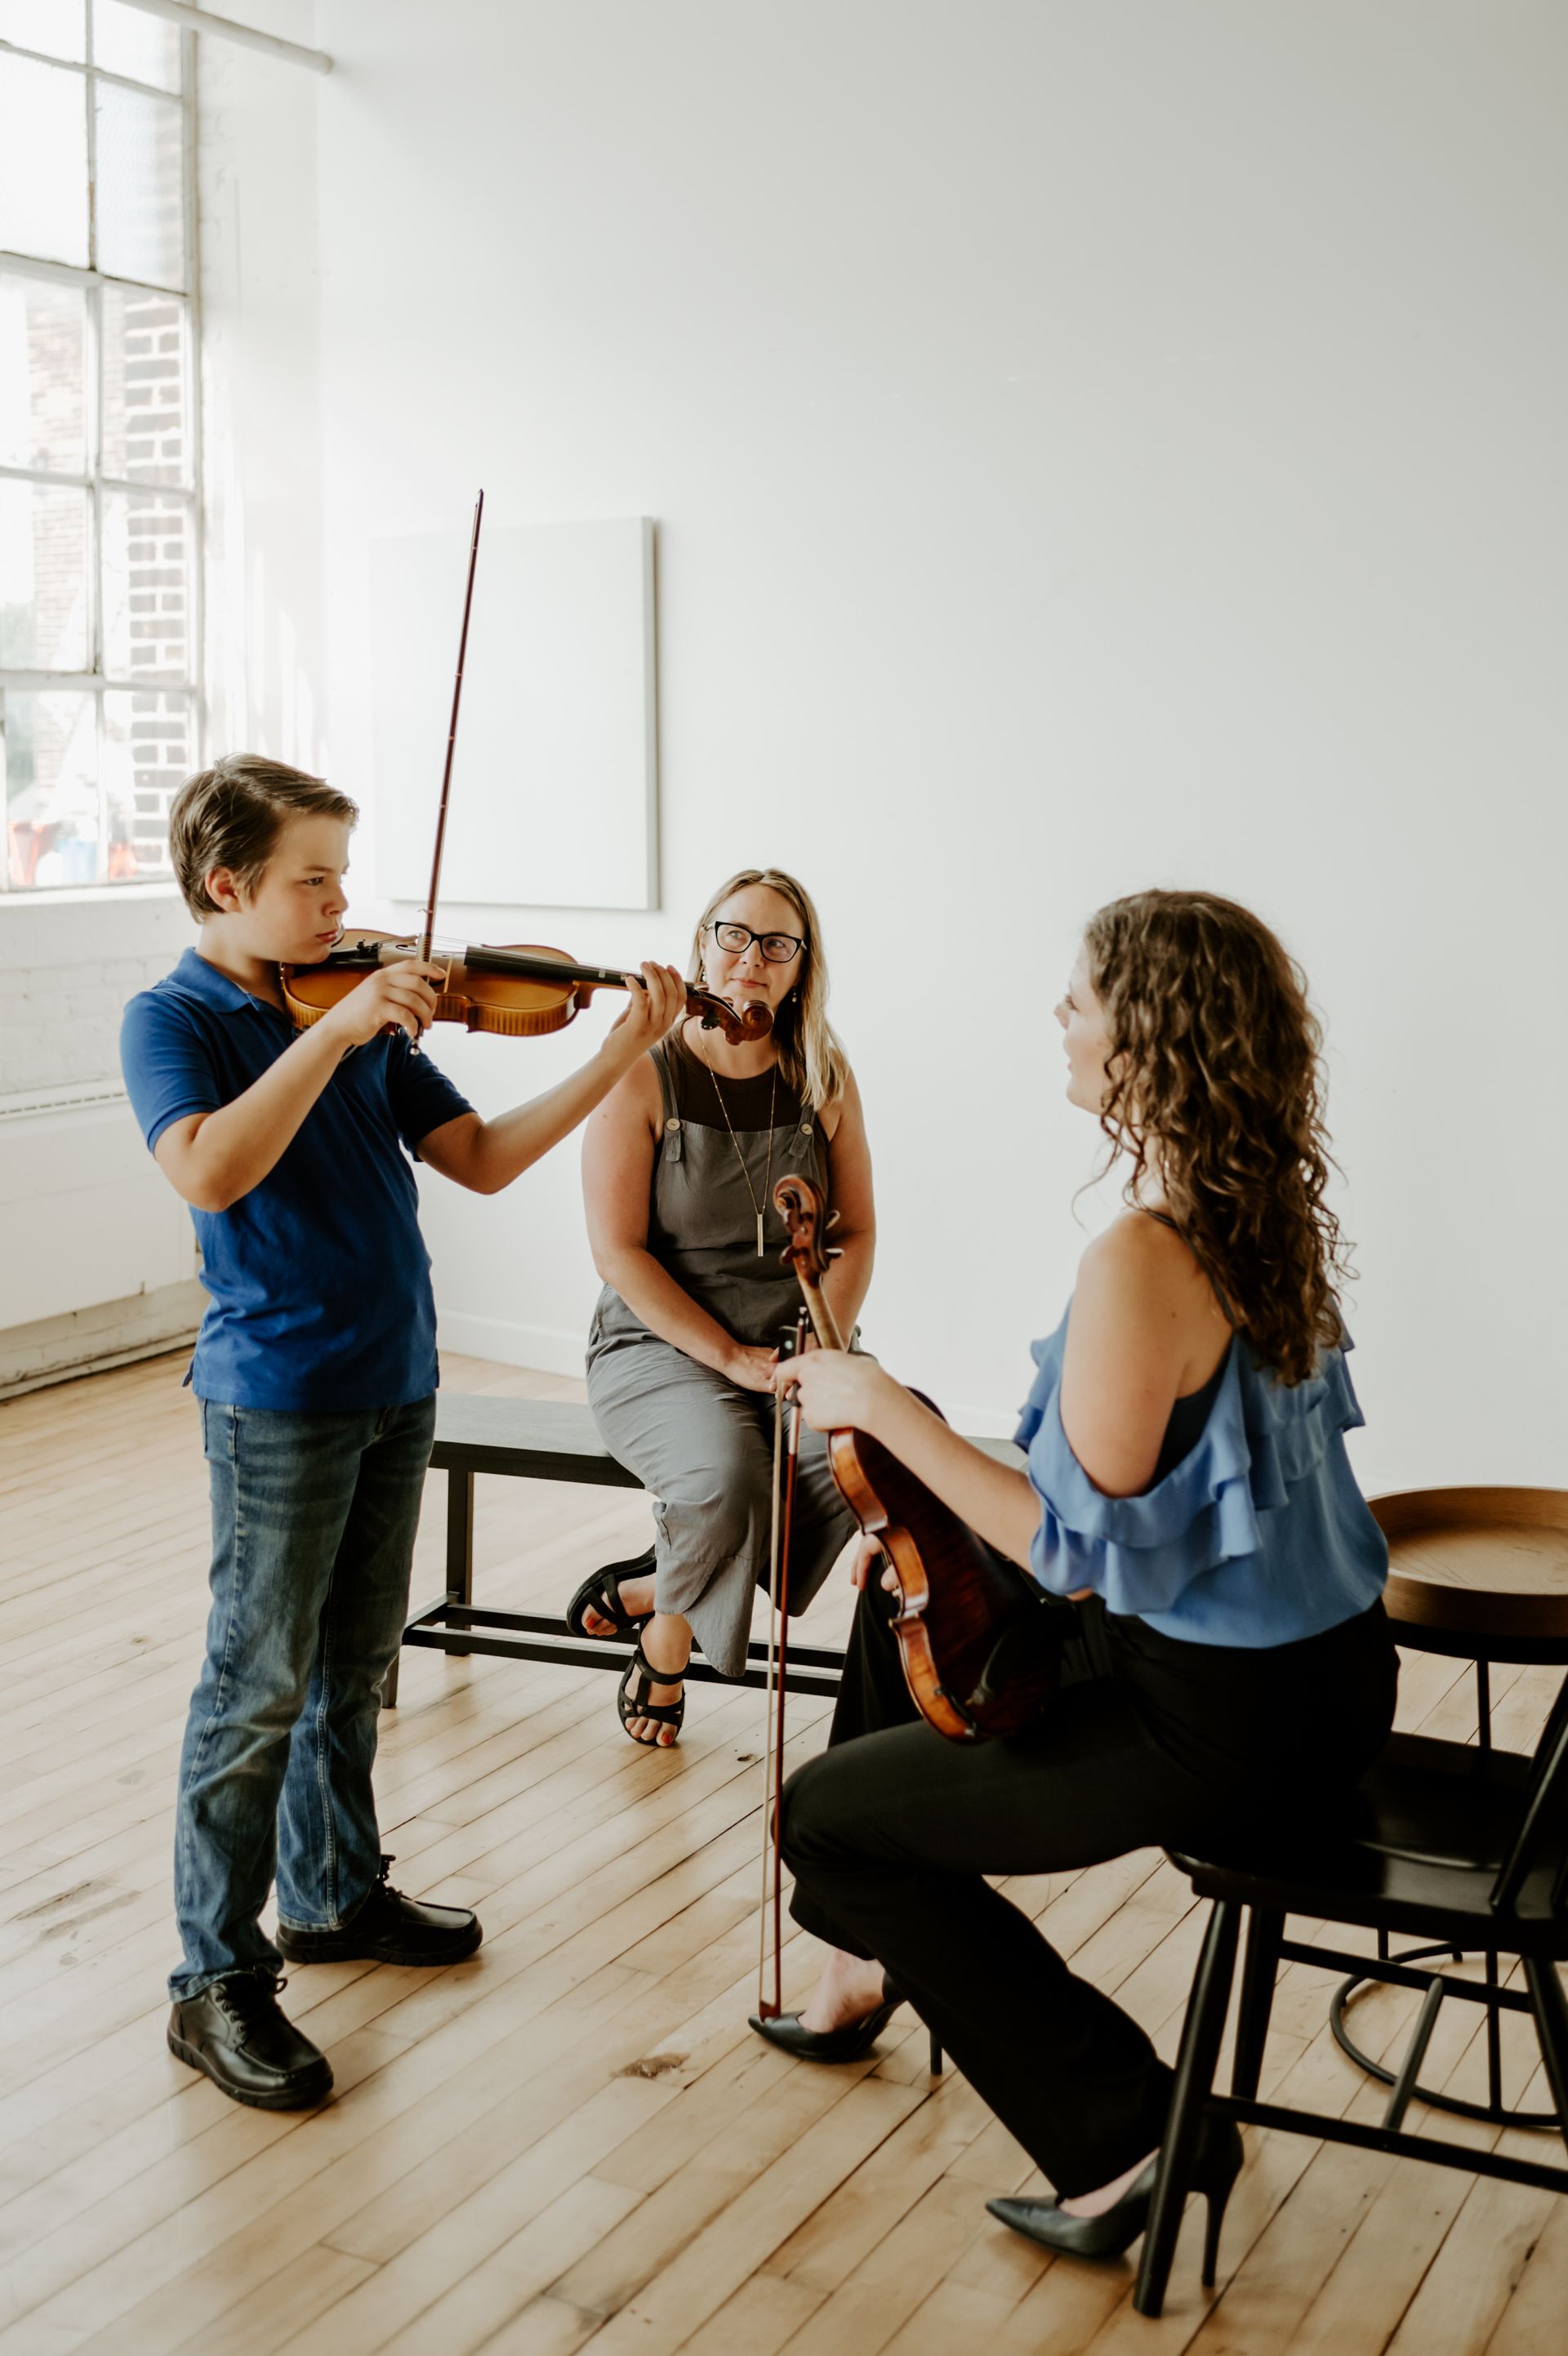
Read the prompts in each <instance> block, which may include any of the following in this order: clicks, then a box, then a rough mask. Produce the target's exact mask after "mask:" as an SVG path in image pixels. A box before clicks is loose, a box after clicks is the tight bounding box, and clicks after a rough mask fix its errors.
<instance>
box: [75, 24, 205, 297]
mask: <svg viewBox="0 0 1568 2356" xmlns="http://www.w3.org/2000/svg"><path fill="white" fill-rule="evenodd" d="M39 70H40V71H41V70H42V69H41V68H40V69H39ZM93 92H94V102H95V103H96V106H97V109H98V267H99V269H100V270H106V271H107V272H108V273H109V274H110V276H111V277H112V278H150V279H151V280H152V281H153V283H154V284H155V285H157V286H183V285H184V284H185V191H184V186H183V176H182V174H181V170H180V155H181V145H182V141H183V135H184V123H185V117H184V113H183V112H182V110H181V107H180V104H179V102H178V100H177V99H172V98H155V97H154V96H153V95H152V93H151V91H142V90H123V89H122V88H121V87H120V85H119V84H118V83H117V82H112V81H101V82H95V83H94V84H93Z"/></svg>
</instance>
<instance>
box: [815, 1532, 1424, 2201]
mask: <svg viewBox="0 0 1568 2356" xmlns="http://www.w3.org/2000/svg"><path fill="white" fill-rule="evenodd" d="M888 1609H889V1606H888V1599H887V1598H886V1595H885V1593H884V1592H883V1590H881V1589H880V1587H879V1586H878V1585H877V1584H876V1582H875V1578H873V1580H869V1581H868V1582H867V1587H866V1590H865V1592H864V1593H863V1594H862V1597H861V1601H860V1605H859V1608H858V1609H857V1611H856V1613H855V1621H854V1632H853V1634H852V1637H851V1642H850V1646H849V1652H848V1657H847V1660H846V1664H845V1670H844V1679H843V1687H842V1689H841V1692H840V1696H839V1701H838V1706H837V1708H836V1710H835V1713H834V1719H833V1727H832V1735H831V1738H830V1741H829V1747H828V1749H827V1750H826V1751H823V1752H822V1755H821V1756H820V1757H818V1758H816V1759H813V1760H811V1761H810V1762H808V1763H807V1764H806V1765H805V1766H804V1767H801V1768H800V1769H799V1770H798V1771H797V1772H796V1773H795V1774H793V1775H792V1776H791V1777H790V1778H789V1782H788V1783H786V1785H785V1786H784V1791H783V1794H782V1799H781V1803H780V1804H781V1807H782V1809H783V1834H782V1837H783V1849H784V1856H785V1858H786V1860H787V1861H788V1863H789V1866H790V1868H791V1869H792V1870H793V1872H794V1875H795V1893H794V1898H793V1901H792V1903H791V1910H790V1911H791V1912H792V1913H793V1915H794V1917H795V1920H796V1921H797V1922H799V1923H800V1925H801V1926H802V1928H803V1929H805V1930H808V1931H811V1932H813V1933H815V1934H816V1935H817V1936H818V1937H819V1938H822V1939H824V1940H826V1941H827V1942H829V1944H832V1945H834V1946H838V1947H842V1948H844V1949H847V1950H848V1951H849V1952H850V1953H851V1954H860V1955H865V1956H875V1957H876V1958H877V1959H878V1960H879V1961H880V1962H881V1963H882V1964H883V1965H885V1966H886V1970H887V1972H888V1974H889V1975H890V1976H891V1977H892V1979H893V1980H894V1982H895V1983H896V1984H897V1987H899V1988H900V1989H901V1990H902V1992H903V1993H904V1994H905V1995H906V1996H907V1997H908V1998H909V2000H910V2001H911V2003H912V2004H913V2005H914V2007H915V2008H916V2010H917V2011H918V2013H919V2015H920V2018H921V2019H922V2020H924V2021H925V2022H926V2024H927V2026H928V2027H929V2029H932V2030H934V2031H935V2033H936V2035H937V2036H938V2037H940V2040H941V2042H942V2044H943V2046H944V2048H945V2049H946V2050H947V2051H948V2052H949V2053H950V2054H951V2055H952V2058H953V2060H954V2061H955V2062H956V2063H957V2064H958V2067H959V2068H960V2069H961V2071H962V2072H963V2073H964V2075H965V2077H966V2078H968V2080H969V2082H970V2083H971V2084H972V2086H973V2087H974V2088H975V2090H976V2092H977V2093H979V2094H981V2095H982V2096H983V2098H984V2100H985V2101H986V2102H987V2103H988V2104H990V2106H991V2108H992V2110H993V2112H994V2113H995V2115H996V2116H997V2117H998V2118H999V2119H1001V2120H1002V2122H1003V2123H1004V2126H1007V2127H1008V2128H1009V2129H1010V2130H1011V2132H1012V2133H1013V2134H1014V2135H1015V2136H1016V2137H1017V2138H1018V2141H1019V2142H1020V2143H1021V2144H1022V2145H1023V2146H1024V2147H1025V2149H1026V2151H1027V2152H1028V2153H1029V2154H1030V2156H1031V2157H1032V2158H1033V2159H1034V2160H1035V2161H1036V2165H1037V2166H1038V2167H1039V2168H1040V2169H1042V2170H1043V2171H1044V2173H1045V2175H1046V2176H1047V2178H1048V2179H1049V2180H1050V2181H1051V2183H1052V2184H1053V2185H1054V2186H1055V2187H1056V2190H1057V2191H1058V2195H1060V2196H1061V2197H1062V2198H1063V2199H1069V2198H1071V2197H1072V2196H1073V2195H1074V2194H1076V2193H1080V2192H1087V2191H1090V2190H1094V2189H1095V2188H1096V2187H1098V2186H1100V2185H1101V2184H1106V2183H1109V2182H1110V2180H1111V2179H1112V2177H1115V2176H1117V2175H1119V2174H1120V2173H1121V2172H1122V2169H1126V2168H1129V2167H1131V2166H1132V2165H1133V2161H1134V2160H1137V2159H1141V2158H1143V2157H1144V2154H1145V2153H1147V2152H1149V2151H1152V2150H1153V2149H1154V2148H1155V2146H1156V2145H1157V2144H1158V2142H1159V2140H1160V2136H1161V2134H1162V2131H1163V2127H1164V2122H1165V2110H1166V2106H1167V2104H1168V2102H1169V2099H1170V2085H1171V2072H1169V2070H1168V2069H1167V2068H1166V2067H1165V2064H1164V2063H1163V2062H1162V2061H1160V2059H1159V2057H1158V2055H1157V2054H1156V2052H1155V2049H1154V2046H1153V2045H1152V2044H1151V2042H1150V2040H1149V2039H1148V2037H1147V2036H1146V2035H1145V2034H1144V2030H1143V2029H1141V2028H1140V2027H1139V2026H1138V2024H1137V2022H1136V2021H1134V2020H1133V2019H1131V2018H1130V2017H1129V2015H1128V2014H1126V2013H1124V2012H1123V2011H1122V2009H1121V2008H1120V2007H1119V2006H1118V2005H1116V2004H1115V2003H1113V2002H1112V1999H1111V1997H1108V1996H1105V1995H1103V1994H1102V1993H1101V1990H1100V1989H1098V1988H1096V1987H1093V1986H1092V1985H1091V1984H1090V1982H1089V1981H1088V1980H1084V1979H1080V1978H1079V1977H1078V1976H1077V1975H1076V1974H1075V1973H1073V1972H1072V1971H1070V1970H1069V1967H1068V1965H1066V1963H1064V1961H1063V1960H1062V1958H1061V1956H1060V1955H1058V1954H1057V1953H1056V1951H1055V1949H1054V1948H1053V1947H1052V1946H1051V1945H1050V1944H1049V1943H1048V1942H1047V1940H1046V1939H1045V1938H1044V1937H1042V1935H1041V1933H1040V1932H1039V1931H1038V1930H1037V1929H1036V1926H1035V1924H1034V1923H1033V1922H1031V1921H1030V1919H1029V1918H1028V1916H1027V1915H1026V1914H1024V1913H1022V1912H1020V1911H1019V1910H1018V1908H1017V1907H1015V1905H1014V1904H1013V1903H1012V1902H1011V1901H1010V1900H1008V1899H1006V1898H1004V1896H1003V1895H1002V1894H1001V1892H1000V1891H999V1890H994V1889H993V1887H992V1886H991V1883H990V1881H989V1880H988V1879H986V1877H987V1876H997V1875H1008V1874H1036V1873H1051V1872H1061V1871H1066V1870H1070V1869H1076V1868H1079V1867H1083V1866H1089V1865H1098V1864H1101V1863H1103V1862H1104V1861H1105V1860H1106V1859H1107V1858H1114V1857H1122V1856H1124V1855H1126V1854H1127V1853H1128V1852H1129V1851H1130V1850H1133V1849H1137V1848H1144V1847H1182V1846H1184V1845H1186V1844H1194V1845H1201V1843H1202V1842H1203V1841H1204V1840H1205V1839H1206V1838H1212V1837H1216V1836H1222V1835H1224V1834H1227V1833H1230V1834H1231V1835H1234V1834H1236V1833H1237V1832H1247V1833H1250V1834H1252V1835H1254V1836H1255V1835H1256V1834H1257V1833H1258V1832H1259V1831H1260V1830H1263V1831H1265V1832H1266V1829H1267V1827H1268V1826H1269V1825H1270V1824H1271V1823H1280V1822H1283V1821H1286V1820H1288V1821H1289V1822H1290V1823H1291V1824H1292V1825H1293V1826H1295V1827H1299V1826H1301V1824H1302V1823H1303V1821H1304V1820H1305V1821H1307V1822H1312V1821H1315V1820H1321V1819H1323V1818H1325V1817H1326V1816H1327V1815H1330V1814H1331V1813H1332V1812H1334V1811H1335V1810H1337V1809H1338V1808H1340V1807H1342V1806H1343V1804H1344V1803H1345V1801H1346V1798H1347V1797H1348V1794H1349V1792H1350V1791H1351V1790H1352V1789H1353V1787H1354V1784H1355V1782H1356V1779H1357V1777H1358V1776H1359V1775H1360V1774H1361V1773H1362V1772H1363V1771H1364V1770H1365V1768H1366V1767H1367V1766H1368V1765H1369V1763H1370V1762H1371V1761H1372V1759H1373V1758H1375V1757H1376V1755H1377V1753H1378V1751H1379V1750H1380V1748H1381V1746H1382V1743H1383V1741H1384V1740H1385V1738H1386V1736H1387V1734H1388V1730H1389V1727H1390V1725H1391V1721H1392V1717H1393V1703H1394V1689H1395V1684H1396V1678H1397V1667H1396V1656H1395V1654H1394V1648H1393V1644H1392V1640H1391V1636H1390V1634H1389V1630H1388V1623H1387V1622H1386V1620H1385V1619H1384V1616H1383V1610H1382V1606H1381V1604H1380V1603H1379V1604H1374V1605H1373V1607H1372V1609H1371V1610H1370V1611H1369V1612H1364V1613H1363V1614H1361V1615H1360V1617H1359V1618H1358V1619H1356V1620H1353V1621H1349V1622H1345V1623H1344V1624H1343V1625H1342V1626H1340V1627H1338V1628H1335V1629H1330V1630H1328V1631H1327V1632H1326V1633H1324V1634H1323V1635H1319V1636H1313V1637H1308V1638H1306V1639H1305V1640H1303V1641H1302V1642H1300V1643H1298V1644H1283V1645H1278V1646H1273V1647H1271V1648H1268V1649H1264V1650H1257V1651H1251V1650H1248V1651H1243V1650H1239V1649H1235V1648H1232V1647H1230V1646H1219V1645H1210V1644H1186V1643H1178V1642H1176V1641H1175V1640H1174V1639H1172V1638H1170V1637H1166V1636H1161V1635H1159V1634H1157V1633H1155V1630H1153V1629H1152V1628H1150V1627H1149V1626H1148V1625H1147V1624H1146V1622H1143V1621H1141V1620H1135V1619H1127V1620H1118V1619H1112V1617H1110V1615H1108V1614H1107V1613H1106V1612H1105V1611H1104V1610H1103V1608H1102V1606H1101V1604H1100V1602H1099V1601H1098V1600H1097V1599H1095V1600H1092V1601H1090V1602H1088V1603H1086V1604H1084V1605H1081V1606H1065V1605H1064V1606H1063V1611H1064V1613H1066V1612H1071V1614H1072V1623H1071V1624H1072V1633H1071V1636H1070V1637H1069V1639H1068V1641H1067V1642H1066V1644H1065V1645H1064V1652H1063V1660H1064V1681H1063V1684H1062V1686H1061V1687H1060V1688H1059V1690H1058V1692H1057V1694H1056V1695H1055V1696H1054V1697H1053V1698H1052V1699H1051V1701H1050V1702H1049V1703H1048V1705H1047V1708H1045V1709H1044V1710H1043V1711H1042V1713H1041V1716H1040V1718H1039V1719H1038V1720H1037V1722H1036V1724H1035V1725H1033V1726H1031V1727H1030V1728H1028V1729H1027V1730H1026V1731H1025V1732H1024V1733H1022V1734H1018V1735H1014V1736H1011V1737H1009V1738H1008V1739H1007V1740H1004V1741H997V1742H983V1743H976V1744H972V1745H970V1744H963V1743H958V1742H952V1741H950V1740H947V1738H946V1737H944V1736H942V1735H940V1734H937V1733H936V1732H934V1731H933V1730H932V1729H931V1728H930V1727H929V1726H928V1725H927V1724H926V1723H925V1721H924V1719H920V1718H919V1717H918V1714H917V1713H916V1710H915V1708H914V1705H913V1703H912V1702H911V1701H910V1699H909V1696H908V1689H907V1687H906V1686H905V1683H904V1677H903V1672H902V1669H901V1666H900V1664H899V1660H898V1655H897V1649H896V1644H895V1640H894V1638H893V1635H892V1633H891V1631H890V1629H889V1627H888V1624H887V1617H888Z"/></svg>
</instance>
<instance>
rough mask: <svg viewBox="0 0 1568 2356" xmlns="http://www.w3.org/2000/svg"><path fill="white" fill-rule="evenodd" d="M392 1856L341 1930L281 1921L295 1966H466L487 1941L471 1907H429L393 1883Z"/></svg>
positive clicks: (280, 1938) (282, 1940)
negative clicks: (304, 1927)
mask: <svg viewBox="0 0 1568 2356" xmlns="http://www.w3.org/2000/svg"><path fill="white" fill-rule="evenodd" d="M391 1865H392V1859H391V1858H390V1857H383V1858H382V1859H381V1878H380V1879H379V1880H377V1881H375V1882H373V1883H372V1884H371V1889H370V1890H369V1892H368V1893H367V1895H366V1896H365V1897H363V1898H362V1899H361V1900H360V1903H359V1904H358V1906H356V1907H355V1909H354V1911H353V1912H352V1913H351V1914H350V1915H349V1920H348V1921H347V1922H345V1923H344V1924H343V1926H342V1928H341V1929H340V1930H337V1931H301V1930H296V1929H295V1927H294V1925H293V1924H291V1923H288V1922H280V1923H279V1924H278V1927H277V1946H278V1950H279V1952H280V1954H285V1955H286V1956H287V1958H288V1960H289V1962H290V1963H291V1964H347V1963H361V1962H363V1963H372V1964H422V1965H430V1966H432V1967H433V1968H434V1967H435V1966H437V1965H442V1964H460V1963H461V1962H462V1960H463V1958H464V1956H465V1955H471V1954H473V1952H474V1949H475V1948H476V1947H477V1946H478V1944H479V1941H480V1940H481V1939H482V1938H483V1937H484V1935H485V1934H484V1933H483V1931H482V1930H481V1929H480V1928H479V1918H478V1915H477V1914H470V1912H468V1909H467V1907H466V1906H427V1905H425V1903H424V1901H423V1899H419V1898H405V1897H404V1896H403V1892H402V1890H394V1889H393V1888H392V1884H391V1883H390V1882H389V1881H388V1879H387V1872H388V1869H389V1868H390V1867H391Z"/></svg>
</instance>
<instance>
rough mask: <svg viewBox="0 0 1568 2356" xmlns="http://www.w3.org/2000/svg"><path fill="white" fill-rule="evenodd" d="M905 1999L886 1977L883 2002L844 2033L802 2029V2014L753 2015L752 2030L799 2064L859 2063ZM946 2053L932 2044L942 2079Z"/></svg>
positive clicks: (934, 2066) (935, 2074)
mask: <svg viewBox="0 0 1568 2356" xmlns="http://www.w3.org/2000/svg"><path fill="white" fill-rule="evenodd" d="M904 2002H905V1998H904V1997H902V1996H901V1995H900V1994H899V1992H898V1990H897V1988H896V1987H894V1985H893V1983H892V1981H891V1980H890V1979H889V1978H888V1977H887V1976H886V1973H884V1974H883V1977H882V2002H881V2003H880V2004H879V2005H878V2006H877V2008H876V2009H875V2012H868V2013H867V2014H866V2016H865V2019H864V2020H852V2021H849V2022H848V2023H846V2025H845V2026H844V2027H843V2029H802V2028H801V2026H800V2014H799V2013H798V2012H780V2013H776V2014H775V2015H774V2016H773V2018H772V2019H768V2020H764V2019H763V2018H762V2016H761V2014H760V2013H756V2012H754V2013H753V2014H752V2015H751V2026H752V2028H753V2029H756V2031H757V2035H758V2037H765V2038H766V2039H767V2040H768V2044H769V2045H777V2046H778V2047H779V2051H781V2052H784V2053H792V2054H793V2055H794V2057H795V2059H796V2060H797V2061H859V2060H860V2058H861V2056H862V2054H863V2053H869V2052H870V2051H871V2049H872V2047H873V2046H874V2045H875V2042H876V2040H877V2039H878V2038H879V2037H880V2036H881V2034H882V2032H883V2030H884V2029H886V2026H887V2024H888V2022H889V2021H890V2020H891V2019H892V2018H893V2016H894V2014H895V2013H896V2012H897V2009H898V2008H899V2006H900V2005H901V2004H902V2003H904ZM941 2067H942V2049H941V2047H940V2044H939V2043H938V2042H937V2040H936V2039H935V2038H934V2037H933V2038H932V2040H931V2074H932V2076H933V2077H940V2074H941Z"/></svg>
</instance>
